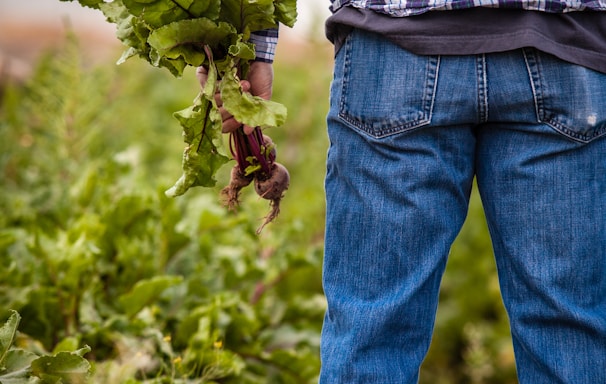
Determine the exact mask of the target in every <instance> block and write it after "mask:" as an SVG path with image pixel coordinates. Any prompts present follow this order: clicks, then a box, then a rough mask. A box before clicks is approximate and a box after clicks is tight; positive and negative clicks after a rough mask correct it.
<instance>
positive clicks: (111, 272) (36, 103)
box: [0, 37, 324, 384]
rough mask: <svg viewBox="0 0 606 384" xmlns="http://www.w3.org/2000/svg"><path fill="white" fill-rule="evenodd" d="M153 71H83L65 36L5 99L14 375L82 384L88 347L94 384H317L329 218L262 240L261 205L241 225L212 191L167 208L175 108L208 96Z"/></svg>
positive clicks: (1, 139) (4, 292) (4, 239)
mask: <svg viewBox="0 0 606 384" xmlns="http://www.w3.org/2000/svg"><path fill="white" fill-rule="evenodd" d="M143 64H144V63H141V64H140V65H139V64H137V63H136V62H132V63H129V64H127V65H125V66H119V67H115V66H113V65H111V64H110V65H106V66H104V68H103V69H95V68H93V69H86V70H85V69H84V68H85V65H84V64H83V63H82V61H81V55H80V53H79V49H78V43H77V41H76V39H75V38H73V37H70V38H69V39H68V41H67V42H66V46H65V48H64V49H62V50H60V51H58V52H53V53H52V54H49V55H48V56H47V57H45V58H44V59H43V60H41V62H40V64H39V66H38V68H37V70H36V72H35V73H34V74H33V75H32V76H31V79H30V80H29V81H28V82H27V83H26V84H23V85H19V86H7V87H6V88H5V92H4V93H3V94H4V98H3V100H2V104H1V107H0V108H1V109H0V150H1V152H0V153H1V155H0V172H1V173H0V178H1V183H2V186H3V193H2V194H1V195H0V209H2V212H4V214H3V215H2V216H1V217H0V308H2V311H0V319H2V320H8V319H9V318H10V316H11V315H10V312H6V311H7V310H8V309H9V308H10V309H14V310H16V311H18V312H19V313H20V314H21V316H22V320H21V322H20V324H19V331H20V332H19V333H18V334H16V336H15V337H14V344H15V345H17V346H18V348H19V351H18V352H10V359H9V358H7V360H5V361H10V362H11V368H10V371H8V370H5V371H3V372H4V373H5V374H6V375H9V373H10V375H12V376H10V377H13V378H14V377H17V376H19V375H21V376H19V377H23V375H25V373H26V372H27V375H29V376H28V378H32V377H34V378H37V379H38V380H44V381H45V382H58V381H59V380H61V381H62V382H64V383H67V382H69V381H67V380H72V381H71V382H77V380H79V379H81V378H82V377H84V376H82V374H83V371H82V367H83V366H85V362H84V361H82V360H79V359H76V358H75V357H74V356H75V355H77V352H78V348H79V347H80V346H82V345H88V346H90V352H88V353H86V355H85V356H84V357H85V358H86V360H85V361H87V362H89V363H90V364H91V367H92V368H91V373H90V378H89V379H88V381H89V382H91V383H112V384H113V383H152V382H157V383H180V382H181V383H186V382H209V383H210V382H222V383H289V382H297V383H307V382H313V381H314V380H315V377H316V375H317V372H318V368H319V359H318V344H319V332H320V327H321V318H322V314H323V309H324V301H323V298H322V296H321V290H320V288H319V283H318V279H319V264H320V258H321V244H320V243H319V242H318V241H316V240H314V239H316V238H317V237H318V235H319V234H321V231H322V227H321V220H320V221H319V224H320V225H319V226H318V217H317V216H316V217H308V218H306V220H310V221H313V222H314V223H315V224H314V225H313V226H309V227H304V226H302V225H300V224H299V223H298V222H299V221H300V220H301V218H299V217H296V216H294V215H292V214H285V215H284V216H283V219H282V220H284V226H283V228H282V227H280V228H275V229H274V228H272V230H268V231H267V232H266V233H264V234H263V236H261V237H260V236H258V235H256V233H255V230H256V224H257V223H256V222H257V221H258V220H259V219H260V218H261V217H262V216H263V213H264V210H265V209H264V207H263V204H262V202H261V201H258V199H257V198H256V197H254V196H253V195H251V194H247V195H245V196H243V198H244V199H246V200H247V208H245V209H242V210H240V211H239V212H237V213H231V212H228V211H227V210H226V209H225V208H224V207H223V206H222V204H221V202H220V201H219V197H218V191H217V190H215V189H213V188H211V189H210V190H208V191H205V190H201V191H200V193H199V194H196V195H192V196H190V197H188V199H183V200H173V199H167V198H166V197H165V195H164V193H163V192H162V190H163V189H164V188H165V187H166V186H167V185H170V177H167V176H166V175H170V174H171V173H172V172H173V171H175V170H176V169H177V168H178V164H174V162H173V161H171V159H170V156H169V157H167V156H166V153H170V152H171V151H173V150H179V148H180V147H181V145H182V143H181V140H180V138H179V137H174V136H175V135H174V134H173V133H174V132H175V130H174V126H175V125H178V124H176V122H175V121H174V119H172V116H171V113H170V111H171V110H175V109H179V108H182V106H183V105H187V104H188V103H190V100H188V97H187V95H188V94H191V91H192V90H193V89H196V88H197V84H196V80H195V76H194V75H193V73H189V80H188V81H187V82H185V81H179V80H175V79H174V78H172V77H170V75H168V74H164V73H162V72H158V71H156V70H154V69H153V68H151V67H149V69H148V68H147V67H145V66H144V65H143ZM150 105H152V106H153V107H152V108H150ZM171 127H173V128H171ZM217 140H219V138H218V139H217ZM318 161H322V160H321V159H319V160H318ZM218 177H219V178H221V179H222V181H225V180H226V179H227V178H228V177H229V175H228V174H225V173H219V174H218ZM295 190H296V189H295ZM305 193H307V192H305ZM321 201H322V200H321V199H317V200H316V201H315V204H321ZM318 211H321V207H317V209H316V212H318ZM309 276H314V278H313V279H309ZM13 321H14V318H13ZM11 324H12V323H11ZM13 328H14V327H13ZM13 328H11V329H13ZM4 333H6V332H4V331H3V334H4ZM11 334H13V333H11ZM9 343H10V340H8V341H4V339H3V341H2V344H0V345H2V348H3V349H2V350H5V349H6V348H5V347H4V346H5V345H8V344H9ZM73 351H76V352H73ZM32 354H33V355H32ZM33 356H35V357H36V358H38V357H43V356H45V357H56V358H57V359H58V360H48V358H47V359H42V360H40V361H39V362H38V363H36V364H33V362H32V358H33ZM72 360H73V361H72ZM75 362H79V364H82V365H76V364H74V363H75ZM66 364H67V365H66ZM44 367H46V368H47V370H46V371H43V368H44ZM303 367H304V369H303ZM0 373H2V372H0ZM36 375H37V376H36ZM8 377H9V376H7V377H2V378H0V381H2V382H3V383H4V382H7V383H11V382H10V381H8ZM68 377H69V378H68ZM5 379H6V380H5Z"/></svg>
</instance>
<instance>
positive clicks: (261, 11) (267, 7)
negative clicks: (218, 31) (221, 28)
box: [221, 0, 277, 40]
mask: <svg viewBox="0 0 606 384" xmlns="http://www.w3.org/2000/svg"><path fill="white" fill-rule="evenodd" d="M274 12H275V8H274V3H273V0H223V1H221V20H224V21H225V22H227V23H229V24H231V25H233V26H234V27H235V28H236V30H237V31H238V33H241V34H243V36H244V40H248V36H249V35H250V32H254V31H260V30H263V29H268V28H275V27H277V22H276V21H275V19H274Z"/></svg>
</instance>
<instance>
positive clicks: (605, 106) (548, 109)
mask: <svg viewBox="0 0 606 384" xmlns="http://www.w3.org/2000/svg"><path fill="white" fill-rule="evenodd" d="M525 56H526V61H527V65H528V70H529V73H530V76H531V79H532V82H533V90H534V93H535V95H534V96H535V103H536V110H537V117H538V119H539V121H540V122H542V123H545V124H548V125H549V126H551V127H552V128H553V129H555V130H556V131H558V132H559V133H561V134H562V135H564V136H566V137H568V138H570V139H572V140H575V141H578V142H582V143H588V142H590V141H592V140H594V139H596V138H598V137H601V136H603V135H604V134H605V133H606V74H604V73H600V72H596V71H594V70H591V69H589V68H585V67H582V66H579V65H575V64H571V63H568V62H566V61H563V60H560V59H558V58H556V57H554V56H552V55H549V54H546V53H543V52H540V51H537V50H525Z"/></svg>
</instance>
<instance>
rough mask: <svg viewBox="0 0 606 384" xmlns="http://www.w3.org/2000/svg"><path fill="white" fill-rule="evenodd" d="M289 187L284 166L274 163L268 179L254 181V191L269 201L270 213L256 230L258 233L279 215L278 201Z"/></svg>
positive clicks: (288, 177)
mask: <svg viewBox="0 0 606 384" xmlns="http://www.w3.org/2000/svg"><path fill="white" fill-rule="evenodd" d="M289 185H290V174H289V173H288V170H287V169H286V167H285V166H283V165H282V164H280V163H276V162H274V163H273V164H272V165H271V168H270V172H269V177H267V178H256V179H255V191H256V192H257V195H259V196H261V197H262V198H264V199H266V200H269V201H270V203H269V206H270V207H271V211H270V212H269V214H268V215H267V216H265V221H264V222H263V224H262V225H261V227H259V229H258V230H257V233H260V232H261V230H262V229H263V227H265V225H267V224H269V223H271V222H272V221H273V220H274V219H275V218H276V217H277V216H278V214H279V213H280V201H281V200H282V198H283V197H284V192H286V190H287V189H288V186H289Z"/></svg>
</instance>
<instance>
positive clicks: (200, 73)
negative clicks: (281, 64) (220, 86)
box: [196, 61, 274, 135]
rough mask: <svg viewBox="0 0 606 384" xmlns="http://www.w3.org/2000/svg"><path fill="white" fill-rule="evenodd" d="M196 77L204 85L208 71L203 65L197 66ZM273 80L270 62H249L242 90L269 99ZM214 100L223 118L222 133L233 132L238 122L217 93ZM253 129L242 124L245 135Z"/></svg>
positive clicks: (237, 126) (238, 124)
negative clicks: (224, 106) (225, 107)
mask: <svg viewBox="0 0 606 384" xmlns="http://www.w3.org/2000/svg"><path fill="white" fill-rule="evenodd" d="M196 77H197V78H198V81H199V82H200V86H202V87H204V84H206V79H207V78H208V72H207V70H206V68H204V67H198V69H197V70H196ZM273 80H274V69H273V65H272V64H271V63H265V62H261V61H255V62H253V63H251V65H250V70H249V72H248V78H247V79H245V80H242V82H241V85H242V90H243V91H244V92H250V93H251V94H252V95H253V96H259V97H261V98H263V99H266V100H269V99H271V92H272V84H273ZM215 101H216V102H217V106H219V112H220V113H221V118H222V120H223V133H228V132H233V131H235V130H236V129H238V128H239V127H240V126H241V125H242V124H240V123H239V122H238V121H236V119H234V117H233V116H232V115H231V114H230V113H229V112H227V111H226V110H225V109H224V108H223V101H222V100H221V97H220V95H219V94H216V95H215ZM253 130H254V127H249V126H246V125H245V126H244V133H246V134H247V135H248V134H250V133H251V132H252V131H253Z"/></svg>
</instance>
